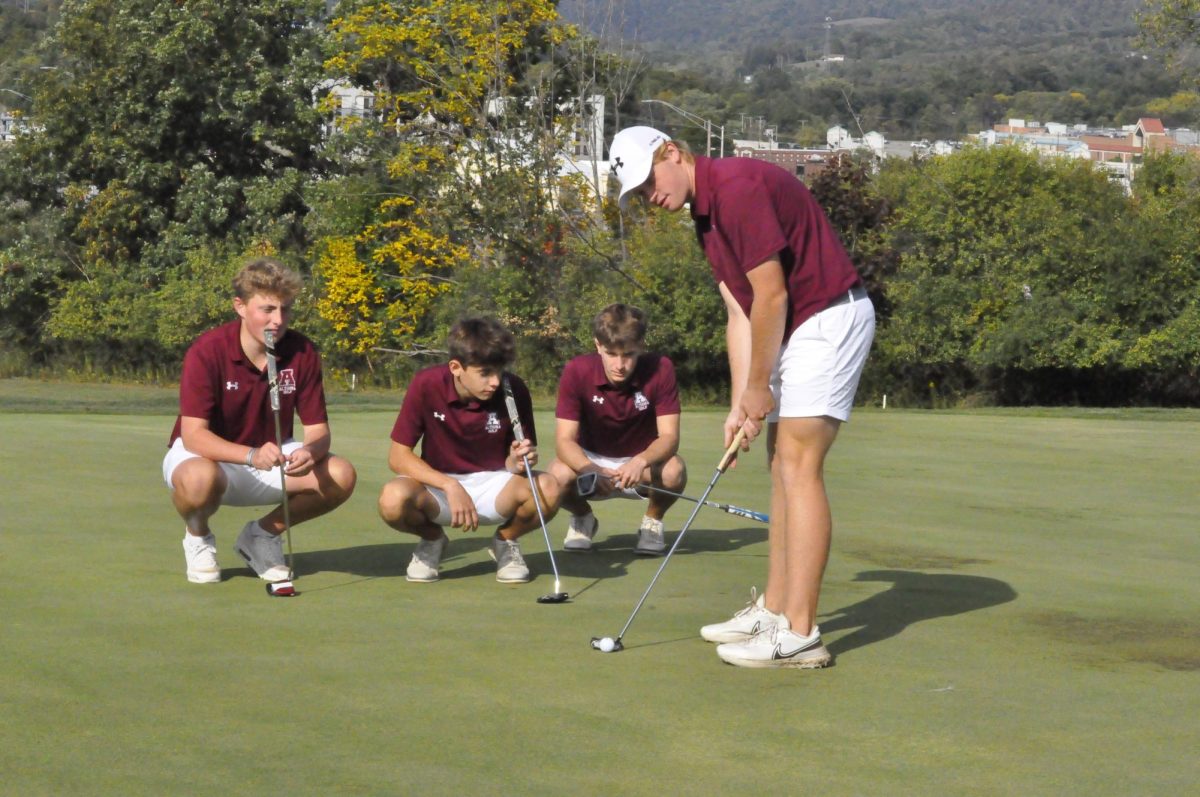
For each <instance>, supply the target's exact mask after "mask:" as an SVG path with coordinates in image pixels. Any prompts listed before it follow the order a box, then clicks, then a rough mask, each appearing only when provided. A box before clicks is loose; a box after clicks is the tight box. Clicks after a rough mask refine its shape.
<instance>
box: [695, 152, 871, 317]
mask: <svg viewBox="0 0 1200 797" xmlns="http://www.w3.org/2000/svg"><path fill="white" fill-rule="evenodd" d="M692 220H693V221H694V222H695V224H696V237H697V239H699V241H700V246H701V248H703V249H704V255H705V256H706V257H707V258H708V262H709V264H710V265H711V266H712V273H713V277H714V278H715V279H716V280H717V282H719V283H720V282H724V283H725V285H726V287H728V288H729V291H730V293H732V294H733V297H734V299H736V300H737V303H738V305H739V306H740V307H741V308H742V310H743V311H744V312H745V313H746V315H747V316H749V315H750V304H751V302H752V300H753V298H754V290H753V288H751V286H750V280H749V278H748V277H747V276H746V275H747V274H748V273H749V272H750V271H751V270H753V269H754V268H755V267H756V266H759V265H762V263H764V262H765V261H766V260H768V259H770V258H771V257H773V256H775V255H776V254H778V255H779V259H780V263H781V264H782V265H783V274H784V280H785V281H786V284H787V293H788V309H787V327H786V330H787V331H786V333H785V336H784V337H785V339H786V338H787V336H789V335H791V334H792V332H793V331H795V329H796V327H798V326H800V325H801V324H803V323H804V322H805V321H806V320H808V319H809V318H811V317H812V316H813V315H815V314H817V313H818V312H820V311H821V310H824V309H825V308H826V307H827V306H828V305H829V303H830V302H831V301H832V300H834V299H836V298H837V297H838V296H839V295H840V294H843V293H845V292H846V291H848V290H849V289H850V288H851V287H853V286H854V285H855V283H857V282H858V272H857V271H856V270H855V268H854V264H853V263H851V262H850V256H849V255H847V254H846V250H845V248H844V247H843V246H842V242H841V240H840V239H839V238H838V236H837V232H836V231H835V230H834V229H833V225H832V224H830V222H829V218H828V217H827V216H826V215H825V211H824V210H823V209H822V208H821V206H820V205H819V204H818V203H817V200H816V199H815V198H814V197H813V195H812V194H811V193H810V192H809V190H808V189H807V188H806V187H805V186H804V184H803V183H801V182H800V181H799V180H797V179H796V178H795V177H794V176H792V174H791V173H790V172H788V171H787V170H785V169H783V168H781V167H779V166H776V165H775V164H773V163H767V162H766V161H760V160H755V159H754V158H706V157H704V156H702V155H698V156H696V194H695V196H694V197H693V200H692Z"/></svg>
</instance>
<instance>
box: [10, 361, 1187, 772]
mask: <svg viewBox="0 0 1200 797" xmlns="http://www.w3.org/2000/svg"><path fill="white" fill-rule="evenodd" d="M74 390H75V386H70V385H58V386H56V385H53V384H50V385H41V386H39V387H37V389H36V391H35V390H34V389H33V388H32V387H31V386H30V384H29V383H23V384H15V386H14V383H11V382H10V383H9V384H8V385H7V386H5V387H4V388H3V389H0V395H3V396H4V398H5V399H6V401H7V400H8V399H9V398H11V397H12V396H13V395H14V394H22V395H26V396H33V398H31V399H29V400H27V402H26V404H20V403H19V402H18V403H17V404H16V406H18V407H20V408H22V409H32V408H34V407H36V406H40V405H42V404H45V406H46V407H48V408H50V409H54V410H55V412H54V413H53V414H40V413H35V412H28V411H26V412H20V413H14V412H9V413H0V439H3V441H4V442H3V451H4V454H3V457H2V458H0V478H2V479H3V483H4V485H5V488H4V500H3V504H2V508H0V612H2V614H0V617H2V625H0V629H2V631H0V640H2V642H3V645H2V649H3V652H4V655H3V657H2V659H0V794H6V795H8V794H11V795H61V794H87V795H108V794H112V795H143V794H145V795H164V794H195V795H202V794H267V793H280V794H290V795H325V794H330V795H333V794H338V795H340V794H352V795H355V794H361V795H374V794H381V795H387V794H422V795H425V794H500V793H512V794H536V795H564V794H572V795H573V794H579V795H586V794H601V793H603V794H647V795H650V794H653V795H662V794H676V793H687V794H722V795H725V794H730V795H735V794H756V795H758V794H801V793H806V792H809V791H812V792H815V793H821V794H832V795H860V794H886V795H895V794H913V795H918V794H919V795H929V794H972V795H1007V794H1023V795H1029V794H1053V795H1062V794H1087V795H1106V794H1139V795H1155V794H1161V795H1175V794H1179V793H1186V791H1188V790H1189V789H1190V788H1194V786H1195V784H1196V783H1197V782H1200V757H1197V755H1196V750H1197V749H1200V723H1198V722H1197V720H1196V718H1197V716H1200V620H1197V619H1196V609H1197V606H1200V586H1198V585H1200V579H1198V578H1197V576H1196V562H1197V561H1200V537H1198V535H1197V534H1196V528H1197V526H1196V520H1195V517H1196V510H1197V499H1196V495H1197V488H1196V475H1195V474H1196V454H1195V452H1196V451H1198V450H1200V413H1195V412H1175V413H1153V412H1107V413H1095V414H1090V413H1087V412H1079V411H1077V412H1070V411H1060V412H1054V411H1038V412H1018V411H1005V412H982V411H981V412H942V413H932V412H919V411H895V410H888V411H879V410H868V411H862V412H859V413H858V414H856V415H855V417H854V420H853V421H852V422H851V423H850V424H849V425H847V426H846V427H845V428H844V429H843V430H842V434H841V437H840V439H839V441H838V443H837V445H836V446H835V448H834V451H833V454H832V456H831V458H830V461H829V463H828V466H827V480H828V487H829V492H830V495H831V499H832V502H833V507H834V517H835V531H834V548H833V555H832V558H831V560H830V563H829V568H828V571H827V575H826V581H825V589H824V593H823V596H822V612H821V618H820V624H821V628H822V632H823V635H824V638H825V641H826V644H827V646H828V647H829V649H830V650H831V652H832V653H833V654H834V656H835V657H836V662H835V666H834V667H832V668H830V669H827V670H821V671H796V672H789V671H770V670H741V669H737V668H733V667H729V666H726V665H724V664H722V663H721V662H720V661H719V660H718V658H717V657H716V655H715V654H714V652H713V648H712V646H710V645H708V644H706V643H704V642H703V641H701V640H700V638H699V636H698V635H697V630H698V628H699V627H700V626H701V625H703V624H705V623H710V622H715V621H719V620H723V619H726V618H727V617H728V616H729V615H730V614H731V613H732V612H733V611H735V610H737V609H738V608H740V607H741V606H742V605H744V603H745V601H746V600H747V599H748V598H749V590H750V587H751V586H752V585H758V586H759V587H761V586H762V583H763V579H764V577H765V572H766V548H767V546H766V528H765V527H764V526H763V525H761V524H757V523H754V522H753V521H748V520H745V519H743V518H739V517H735V516H732V515H728V514H726V513H723V512H720V511H718V510H715V509H711V508H701V509H700V510H699V511H698V513H697V515H696V519H695V522H694V524H693V526H692V528H691V530H690V531H689V532H688V533H687V535H686V537H685V539H684V541H683V543H682V544H681V545H680V548H679V550H678V551H677V552H676V554H675V556H674V557H673V558H672V560H671V562H670V564H669V565H668V567H667V568H666V570H665V571H664V573H663V575H662V578H661V579H660V581H659V583H658V585H657V586H656V587H655V589H654V591H653V592H652V593H651V594H650V597H649V599H648V600H647V602H646V605H645V606H644V608H643V609H642V611H641V612H640V613H639V615H638V616H637V618H636V619H635V620H634V622H633V624H632V626H631V627H630V629H629V631H628V633H627V634H626V635H625V640H624V641H625V645H626V649H625V650H624V651H623V652H620V653H612V654H603V653H599V652H596V651H594V650H592V649H591V647H590V645H589V644H588V643H589V639H590V638H591V637H593V636H615V635H616V634H617V632H618V631H620V629H621V627H622V625H623V624H624V623H625V621H626V620H627V619H628V617H629V613H630V612H631V611H632V609H633V607H634V605H635V604H636V602H637V600H638V598H639V597H640V596H641V594H642V592H643V591H644V590H645V588H646V586H647V584H648V583H649V580H650V578H651V577H652V576H653V574H654V571H655V570H656V569H657V568H658V566H659V564H660V563H661V560H659V559H643V558H639V557H635V556H634V555H633V552H632V547H633V541H634V538H635V534H634V530H635V528H636V526H637V521H638V518H639V517H640V507H639V506H638V505H637V504H636V503H634V502H630V501H609V502H607V503H604V504H601V505H599V507H598V512H597V514H598V516H599V518H600V523H601V528H600V532H599V534H598V536H597V543H598V544H597V550H595V551H594V552H593V553H590V554H583V555H580V554H568V553H565V552H563V551H562V547H561V545H562V536H563V533H564V531H565V527H566V521H565V518H562V517H558V518H554V519H553V520H552V521H551V522H550V532H551V536H552V540H553V543H554V548H555V554H556V556H557V562H558V566H559V569H560V571H561V573H562V576H563V588H564V589H565V590H567V591H568V592H569V593H570V594H571V600H570V602H568V603H566V604H562V605H542V604H538V603H537V602H536V600H535V599H536V598H537V596H539V595H542V594H544V593H546V592H548V591H550V589H551V588H552V587H553V578H552V577H551V576H550V565H549V561H548V559H547V555H546V550H545V544H544V542H543V540H542V538H541V535H540V533H536V532H535V533H534V534H533V535H530V536H527V537H525V538H524V539H523V543H522V547H523V550H524V552H525V555H526V559H527V560H528V562H529V564H530V566H531V568H532V569H533V570H534V572H535V574H536V578H535V579H534V581H533V582H532V583H530V584H527V585H520V586H511V585H502V584H498V583H497V582H496V581H495V578H494V565H493V564H492V562H491V561H490V560H489V559H488V557H487V552H486V547H485V545H486V539H487V533H486V532H483V533H476V534H461V533H459V532H456V531H451V532H450V534H451V546H450V548H449V550H448V553H447V557H446V559H445V561H444V567H443V579H442V580H441V581H440V582H438V583H435V584H411V583H408V582H406V581H405V579H404V567H405V564H406V563H407V561H408V558H409V556H410V555H411V552H412V549H413V542H412V540H410V539H408V538H406V537H404V536H402V535H400V534H397V533H396V532H394V531H391V530H390V529H388V528H387V527H385V526H384V525H383V523H382V522H381V521H380V520H379V519H378V516H377V514H376V511H375V501H376V498H377V496H378V494H379V489H380V487H381V485H382V484H383V482H384V481H385V480H386V479H387V478H388V477H389V475H390V474H389V472H388V471H387V467H386V457H387V447H388V439H387V435H388V432H389V431H390V428H391V424H392V421H393V420H394V413H395V410H394V408H387V403H388V401H387V397H385V398H384V400H382V401H381V402H379V403H378V404H376V405H375V407H376V408H367V409H363V408H362V407H360V406H355V407H354V408H353V409H346V408H345V407H344V406H343V405H339V403H338V402H337V401H336V400H334V401H333V402H332V403H331V407H332V417H331V424H332V427H333V436H334V448H335V450H336V451H338V452H339V453H340V454H342V455H344V456H346V457H348V458H349V459H350V460H351V461H352V462H354V464H355V465H356V467H357V468H358V472H359V483H358V489H357V492H356V494H355V495H354V496H353V497H352V498H351V499H350V501H349V503H348V504H346V505H345V506H344V507H342V508H341V509H339V510H338V511H336V512H335V513H333V514H331V515H328V516H326V517H323V518H320V519H317V520H314V521H312V522H310V523H306V524H303V525H301V526H298V527H297V528H296V529H295V530H294V532H293V540H294V544H295V549H296V569H297V571H298V579H297V581H296V586H297V589H298V590H299V591H300V593H301V594H300V595H299V596H297V597H295V598H290V599H273V598H270V597H268V596H267V595H266V593H265V591H264V589H263V586H262V584H261V582H259V581H258V580H257V579H255V578H253V577H252V574H251V573H250V571H249V570H248V569H247V568H245V567H244V566H241V562H240V560H239V559H238V558H237V556H236V555H235V554H234V552H233V550H232V543H233V540H234V537H235V536H236V533H237V530H238V529H239V528H240V527H241V525H242V524H243V523H245V522H246V520H247V519H249V518H251V517H254V516H256V514H257V513H256V512H255V511H254V510H252V509H238V508H226V509H223V510H222V511H221V512H220V513H218V515H217V516H216V518H215V519H214V524H213V525H214V528H215V530H216V532H217V535H218V552H219V557H220V559H221V562H222V564H223V565H224V567H225V574H224V580H223V581H222V582H221V583H220V584H215V585H196V584H191V583H188V581H187V580H186V579H185V577H184V573H183V569H184V568H183V556H182V549H181V547H180V538H181V536H182V528H181V522H180V521H179V519H178V518H177V516H176V515H175V513H174V511H173V510H172V509H171V506H170V502H169V500H168V497H167V492H166V489H165V487H164V485H163V483H162V477H161V466H160V464H161V457H162V454H163V453H164V451H165V445H166V441H167V436H168V433H169V431H170V426H171V421H172V418H171V417H170V416H169V415H168V414H163V411H162V410H159V409H156V407H159V406H162V405H164V404H165V406H167V407H169V406H170V401H169V391H165V392H164V394H165V395H167V396H168V398H166V399H165V400H163V399H161V397H160V396H158V394H156V393H155V392H154V391H153V389H144V390H139V391H138V392H137V395H136V398H135V402H136V406H137V407H138V408H139V409H137V410H136V412H138V413H143V412H144V413H153V414H112V413H114V412H119V411H121V406H120V401H119V399H120V396H121V393H120V389H119V388H112V389H111V390H110V391H109V392H107V393H105V392H104V391H100V392H101V393H104V395H107V396H110V397H115V398H116V399H117V400H115V401H103V402H102V405H103V406H102V411H101V412H95V411H90V410H93V409H94V407H88V406H85V405H81V404H79V403H78V402H76V403H75V404H74V405H73V404H72V399H71V396H72V392H73V391H74ZM89 395H96V394H95V393H90V394H89ZM397 400H398V399H397ZM30 405H33V406H30ZM73 406H74V407H75V409H74V411H72V407H73ZM339 407H342V408H341V409H339ZM167 411H168V412H169V410H167ZM722 417H723V416H722V414H721V413H720V412H717V411H711V410H702V411H694V410H686V409H685V413H684V420H683V435H684V445H683V447H682V450H681V453H682V454H683V456H684V457H685V459H686V460H687V462H688V467H689V472H690V485H689V487H688V493H689V494H691V495H699V493H700V492H701V491H702V490H703V488H704V486H705V485H706V484H707V483H708V481H709V479H710V478H711V477H712V475H713V468H714V467H715V465H716V463H717V461H718V460H719V458H720V456H721V446H720V423H721V420H722ZM537 420H538V431H539V432H540V434H541V437H542V441H543V446H542V450H541V455H542V459H541V463H542V465H546V464H548V463H549V461H550V460H551V459H552V455H553V452H552V435H553V432H552V429H553V418H552V417H551V412H550V410H549V407H548V406H543V407H542V408H541V409H540V411H539V413H538V418H537ZM712 498H713V499H714V500H717V501H723V502H728V503H733V504H737V505H740V506H744V507H747V508H750V509H755V510H758V511H763V512H766V511H768V510H769V505H768V504H769V501H768V493H767V478H766V469H765V466H764V462H763V456H762V452H761V447H756V450H755V451H752V452H751V454H750V455H749V456H747V457H744V458H743V459H742V461H741V462H739V463H738V466H737V467H736V468H734V469H731V470H730V471H729V472H728V473H726V474H725V475H724V476H723V477H722V478H721V480H720V482H719V483H718V484H717V486H716V489H715V490H714V491H713V494H712ZM693 506H694V505H693V504H689V503H685V502H680V503H679V504H678V505H677V506H676V507H675V508H673V509H672V511H671V513H670V514H669V515H668V523H667V528H668V532H669V534H668V539H671V538H672V537H673V534H674V532H676V531H678V529H679V527H680V525H681V524H682V523H683V522H684V521H685V520H686V519H687V517H688V516H689V514H690V513H691V511H692V508H693Z"/></svg>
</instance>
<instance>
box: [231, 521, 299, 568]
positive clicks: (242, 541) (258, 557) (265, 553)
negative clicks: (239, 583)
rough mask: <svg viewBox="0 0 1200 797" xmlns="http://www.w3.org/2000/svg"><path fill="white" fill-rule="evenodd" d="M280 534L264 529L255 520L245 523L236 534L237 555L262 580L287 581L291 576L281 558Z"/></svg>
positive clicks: (281, 540)
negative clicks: (240, 531) (239, 532)
mask: <svg viewBox="0 0 1200 797" xmlns="http://www.w3.org/2000/svg"><path fill="white" fill-rule="evenodd" d="M282 536H283V535H281V534H272V533H270V532H269V531H264V530H263V528H262V526H260V525H258V521H257V520H251V521H250V522H249V523H247V524H246V525H245V527H243V528H242V533H241V534H239V535H238V538H237V546H236V547H237V552H238V555H239V556H241V557H242V559H244V560H246V564H248V565H250V569H251V570H253V571H254V572H255V573H257V574H258V577H259V578H261V579H262V580H263V581H287V580H288V579H289V578H291V573H290V572H289V571H288V567H287V565H286V564H285V563H284V560H283V539H282Z"/></svg>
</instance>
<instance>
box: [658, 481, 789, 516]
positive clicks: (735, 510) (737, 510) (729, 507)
mask: <svg viewBox="0 0 1200 797" xmlns="http://www.w3.org/2000/svg"><path fill="white" fill-rule="evenodd" d="M635 486H636V487H637V489H639V490H653V491H654V492H656V493H664V494H666V495H673V496H675V497H676V498H682V499H683V500H685V501H694V502H696V503H703V504H704V505H705V506H711V507H712V508H714V509H720V510H722V511H724V512H728V513H729V514H731V515H738V516H739V517H744V518H750V519H751V520H757V521H759V522H761V523H770V522H771V518H770V516H768V515H764V514H763V513H762V512H755V511H754V510H753V509H745V508H743V507H740V506H734V505H733V504H721V503H718V502H716V501H701V500H700V499H699V498H692V497H691V496H690V495H684V494H683V493H676V492H672V491H671V490H667V489H664V488H662V487H655V486H654V485H653V484H645V483H642V484H638V485H635Z"/></svg>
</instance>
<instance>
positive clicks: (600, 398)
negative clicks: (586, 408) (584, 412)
mask: <svg viewBox="0 0 1200 797" xmlns="http://www.w3.org/2000/svg"><path fill="white" fill-rule="evenodd" d="M592 403H593V404H603V403H604V397H603V396H592Z"/></svg>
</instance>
